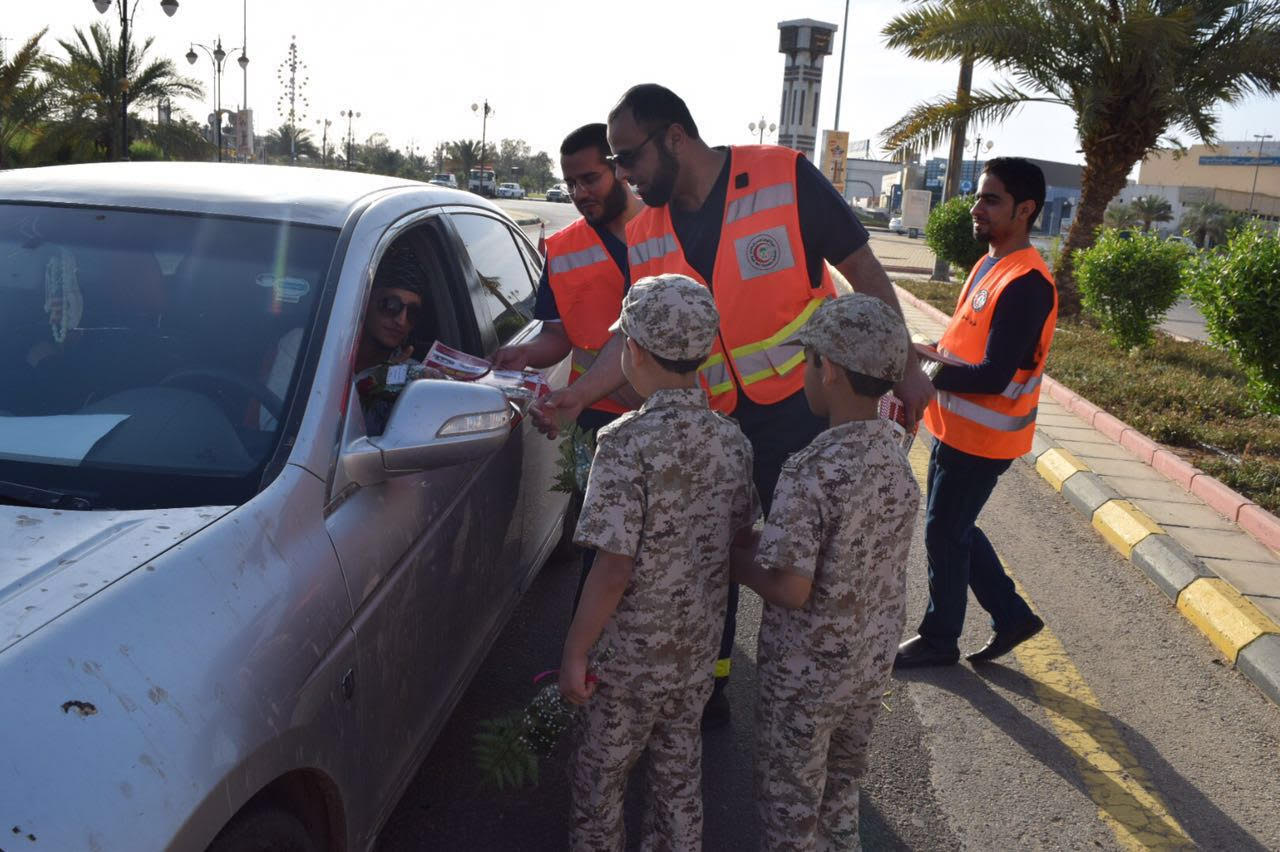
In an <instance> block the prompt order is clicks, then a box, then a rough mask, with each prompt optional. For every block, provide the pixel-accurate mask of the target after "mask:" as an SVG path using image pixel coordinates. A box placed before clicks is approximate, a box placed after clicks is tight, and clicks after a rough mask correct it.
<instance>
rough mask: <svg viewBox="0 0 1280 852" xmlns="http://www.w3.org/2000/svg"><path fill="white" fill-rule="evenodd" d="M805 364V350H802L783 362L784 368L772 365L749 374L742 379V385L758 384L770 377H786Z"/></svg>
mask: <svg viewBox="0 0 1280 852" xmlns="http://www.w3.org/2000/svg"><path fill="white" fill-rule="evenodd" d="M803 362H804V350H801V351H799V352H797V353H796V354H795V355H792V356H791V357H790V358H788V359H787V360H786V361H783V362H782V366H780V367H775V366H774V365H773V364H770V365H769V366H768V367H764V368H763V369H760V370H757V371H755V372H754V373H748V374H747V375H745V376H743V377H742V383H743V384H744V385H749V384H752V383H753V382H758V381H760V380H762V379H767V378H769V377H770V376H774V375H778V376H785V375H786V374H787V373H790V372H791V371H792V370H794V369H795V368H796V367H798V366H800V365H801V364H802V363H803Z"/></svg>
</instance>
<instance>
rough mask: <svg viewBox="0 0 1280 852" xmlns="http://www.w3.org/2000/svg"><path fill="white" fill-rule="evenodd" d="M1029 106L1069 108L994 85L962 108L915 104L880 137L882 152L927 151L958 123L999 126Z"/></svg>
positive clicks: (941, 101) (946, 102)
mask: <svg viewBox="0 0 1280 852" xmlns="http://www.w3.org/2000/svg"><path fill="white" fill-rule="evenodd" d="M1028 103H1050V104H1059V105H1067V106H1069V105H1070V104H1069V103H1067V102H1066V101H1064V100H1063V99H1061V98H1058V97H1054V96H1053V95H1046V96H1038V95H1035V94H1031V93H1029V92H1024V91H1022V90H1020V89H1017V88H1015V87H1014V86H1009V85H1001V84H997V85H995V86H994V87H993V88H992V89H979V90H978V91H975V92H972V93H971V94H970V95H969V99H968V103H967V104H961V103H959V102H957V101H956V99H955V98H954V97H946V96H943V97H939V98H937V99H935V100H932V101H925V102H924V103H920V104H917V105H916V106H914V107H912V108H911V110H910V111H909V112H908V113H907V114H906V115H904V116H903V117H902V118H900V119H898V120H897V121H896V122H895V123H894V124H892V125H890V126H889V127H887V128H885V130H884V131H883V132H882V133H881V137H882V138H883V139H884V148H885V150H895V149H897V148H900V147H904V146H905V147H908V148H915V149H921V150H927V149H929V148H934V147H936V146H938V145H939V144H941V142H942V141H943V140H945V139H947V138H948V137H949V136H950V135H951V132H952V129H953V128H954V127H955V124H956V122H957V121H959V122H967V123H969V124H970V125H972V126H985V125H990V124H999V123H1000V122H1002V121H1004V120H1005V119H1007V118H1009V116H1011V115H1013V114H1014V113H1015V112H1017V110H1018V108H1019V107H1021V106H1022V105H1023V104H1028Z"/></svg>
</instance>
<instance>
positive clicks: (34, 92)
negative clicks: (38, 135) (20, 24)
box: [0, 27, 49, 169]
mask: <svg viewBox="0 0 1280 852" xmlns="http://www.w3.org/2000/svg"><path fill="white" fill-rule="evenodd" d="M48 31H49V28H48V27H45V28H44V29H42V30H41V31H40V32H38V33H36V34H35V35H33V36H32V37H31V38H29V39H27V41H26V43H25V44H23V45H22V47H20V48H19V49H18V52H17V53H15V54H14V55H13V58H12V59H9V58H7V57H5V56H4V55H3V54H0V169H7V168H8V167H9V149H10V147H11V146H12V145H13V144H14V142H15V140H16V139H17V137H18V134H20V133H25V132H28V131H30V130H32V129H33V128H35V127H36V126H37V125H38V124H39V123H40V122H41V121H42V120H44V117H45V116H46V115H48V114H49V105H48V98H47V89H48V86H47V84H45V83H43V82H41V81H40V80H37V79H36V77H35V73H36V70H37V68H38V67H39V64H40V47H39V44H40V39H41V38H43V37H44V34H45V33H46V32H48Z"/></svg>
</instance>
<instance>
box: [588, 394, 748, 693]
mask: <svg viewBox="0 0 1280 852" xmlns="http://www.w3.org/2000/svg"><path fill="white" fill-rule="evenodd" d="M751 458H752V457H751V445H750V444H749V443H748V442H747V439H746V437H745V436H744V435H743V434H742V432H741V430H739V429H738V426H737V424H736V423H734V422H733V421H732V420H730V419H729V418H727V417H724V416H723V415H720V414H717V413H716V412H714V411H712V410H711V409H710V408H709V407H708V405H707V395H706V392H705V391H703V390H702V389H701V388H697V389H690V390H660V391H657V392H656V393H654V394H653V395H652V396H651V397H649V399H648V400H646V401H645V403H644V405H643V406H641V408H640V409H639V410H638V411H633V412H629V413H627V414H624V415H622V416H621V417H620V418H618V419H617V420H615V421H614V422H613V423H611V424H609V425H608V426H605V427H603V428H602V429H601V430H600V433H599V436H598V438H597V447H596V455H595V459H594V460H593V461H592V463H591V477H590V479H589V480H588V482H587V493H586V496H585V498H584V499H583V505H582V514H581V515H580V516H579V518H578V529H577V532H576V534H575V536H574V538H575V540H576V541H577V542H578V543H579V544H581V545H583V546H584V547H594V548H596V549H598V550H603V551H609V552H610V553H618V554H621V555H624V556H630V557H632V558H633V559H634V560H635V569H634V571H633V572H632V575H631V582H630V583H628V585H627V589H626V591H625V592H624V593H623V595H622V600H621V601H620V602H619V604H618V609H617V611H616V612H615V613H614V615H613V618H611V619H610V620H609V623H608V625H606V627H605V630H604V634H603V635H602V637H601V641H600V643H599V646H598V647H600V648H604V647H611V648H612V649H613V654H612V656H611V657H610V658H609V659H608V661H607V662H605V663H603V664H602V665H601V666H600V670H599V671H598V674H599V675H600V678H601V680H602V681H603V682H605V683H609V684H611V685H613V686H617V687H620V688H623V689H627V690H629V691H632V692H636V693H654V692H664V691H667V690H670V689H675V688H679V687H684V686H689V685H692V684H696V683H697V682H698V681H699V680H700V679H702V678H705V679H706V680H707V682H708V683H709V682H710V681H711V678H712V675H713V672H714V666H715V660H716V654H717V651H718V646H719V643H720V632H721V628H722V625H723V623H724V611H725V607H726V605H727V601H728V589H729V571H728V561H729V543H730V542H731V541H732V540H733V536H734V534H735V533H736V532H737V531H738V530H740V529H742V528H743V527H748V526H750V525H751V524H752V523H754V522H755V519H756V518H757V517H758V516H759V514H760V509H759V504H758V502H757V499H756V492H755V487H754V486H753V485H752V483H751ZM596 564H597V565H599V562H597V563H596Z"/></svg>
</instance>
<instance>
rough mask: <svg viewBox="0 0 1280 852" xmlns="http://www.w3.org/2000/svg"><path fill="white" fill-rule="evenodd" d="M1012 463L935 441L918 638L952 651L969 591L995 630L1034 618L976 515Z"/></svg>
mask: <svg viewBox="0 0 1280 852" xmlns="http://www.w3.org/2000/svg"><path fill="white" fill-rule="evenodd" d="M1012 463H1013V462H1012V460H1011V459H988V458H982V457H981V456H974V455H970V454H969V453H965V452H961V451H960V450H957V449H956V448H954V447H949V446H947V445H946V444H944V443H942V442H941V441H936V440H935V441H934V443H933V452H932V453H931V454H930V456H929V477H928V480H927V489H928V490H927V495H928V496H927V498H926V499H927V504H926V510H925V520H924V548H925V552H926V554H927V556H928V559H929V608H928V610H927V611H926V612H925V614H924V619H923V620H922V621H921V622H920V635H921V636H923V637H925V638H926V639H928V640H930V642H931V643H933V644H935V645H939V646H942V647H947V648H954V647H956V644H957V640H959V638H960V631H961V629H962V628H963V627H964V611H965V606H966V605H967V604H968V598H969V595H968V589H969V588H972V589H973V595H974V597H976V598H977V599H978V603H980V604H981V605H982V608H983V609H985V610H986V611H987V612H988V613H990V614H991V626H992V628H993V629H995V630H996V631H997V632H1003V631H1005V630H1010V629H1016V628H1018V627H1020V626H1021V625H1023V624H1025V623H1026V622H1028V621H1030V620H1031V618H1032V613H1031V608H1030V607H1029V606H1027V602H1026V601H1024V600H1023V599H1022V598H1021V597H1020V596H1019V595H1018V592H1017V590H1016V589H1015V588H1014V586H1013V580H1011V579H1009V575H1008V574H1006V573H1005V572H1004V568H1003V567H1002V566H1001V565H1000V559H999V557H997V556H996V552H995V549H994V548H993V547H992V546H991V542H990V541H988V540H987V537H986V536H985V535H983V533H982V530H980V529H978V527H977V523H976V522H977V520H978V514H979V513H980V512H981V511H982V507H983V506H984V505H985V504H986V502H987V498H989V497H990V496H991V492H992V490H994V489H995V487H996V480H998V479H999V478H1000V474H1002V473H1004V472H1005V471H1006V470H1008V469H1009V465H1010V464H1012Z"/></svg>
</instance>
